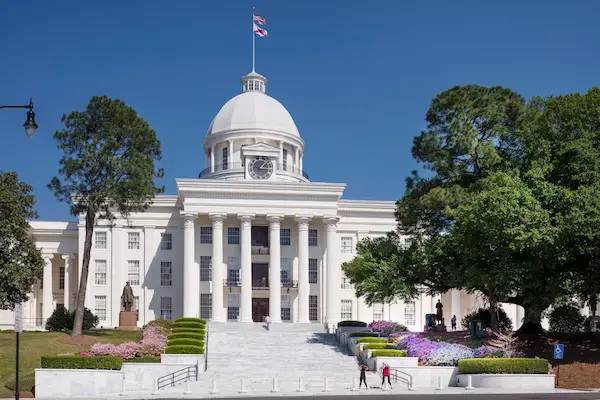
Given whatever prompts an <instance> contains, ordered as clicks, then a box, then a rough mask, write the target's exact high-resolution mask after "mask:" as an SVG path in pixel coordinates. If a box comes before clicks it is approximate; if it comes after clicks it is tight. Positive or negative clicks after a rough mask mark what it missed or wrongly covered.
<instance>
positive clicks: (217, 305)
mask: <svg viewBox="0 0 600 400" xmlns="http://www.w3.org/2000/svg"><path fill="white" fill-rule="evenodd" d="M209 216H210V219H211V220H212V230H213V243H212V246H213V247H212V250H213V253H212V320H213V321H216V322H225V321H226V320H227V318H226V315H225V308H224V307H223V278H224V277H225V273H224V271H223V220H224V219H225V217H226V216H227V215H226V214H217V213H215V214H209Z"/></svg>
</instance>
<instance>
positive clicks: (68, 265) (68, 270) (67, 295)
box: [62, 254, 73, 310]
mask: <svg viewBox="0 0 600 400" xmlns="http://www.w3.org/2000/svg"><path fill="white" fill-rule="evenodd" d="M62 259H63V260H65V289H64V293H63V303H64V304H65V308H66V309H67V310H70V309H71V265H73V263H72V261H71V260H72V256H71V255H70V254H63V255H62Z"/></svg>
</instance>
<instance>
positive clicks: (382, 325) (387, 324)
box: [369, 321, 408, 336]
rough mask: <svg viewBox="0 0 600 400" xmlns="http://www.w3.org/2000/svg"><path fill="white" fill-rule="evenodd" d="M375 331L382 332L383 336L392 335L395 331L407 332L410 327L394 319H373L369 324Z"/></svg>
mask: <svg viewBox="0 0 600 400" xmlns="http://www.w3.org/2000/svg"><path fill="white" fill-rule="evenodd" d="M369 328H371V329H372V330H373V332H380V333H381V334H382V335H383V336H390V335H391V334H393V333H405V332H407V331H408V329H407V328H406V327H405V326H404V325H401V324H399V323H397V322H393V321H373V322H371V323H370V324H369Z"/></svg>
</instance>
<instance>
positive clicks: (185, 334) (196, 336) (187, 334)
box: [169, 332, 204, 341]
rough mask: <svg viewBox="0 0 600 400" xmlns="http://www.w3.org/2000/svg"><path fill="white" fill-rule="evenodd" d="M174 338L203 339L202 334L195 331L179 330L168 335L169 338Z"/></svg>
mask: <svg viewBox="0 0 600 400" xmlns="http://www.w3.org/2000/svg"><path fill="white" fill-rule="evenodd" d="M175 339H196V340H201V341H204V334H202V333H196V332H180V333H172V334H170V335H169V340H175Z"/></svg>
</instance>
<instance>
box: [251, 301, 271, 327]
mask: <svg viewBox="0 0 600 400" xmlns="http://www.w3.org/2000/svg"><path fill="white" fill-rule="evenodd" d="M267 315H269V299H268V298H262V297H253V298H252V320H253V321H254V322H263V320H264V318H265V317H266V316H267Z"/></svg>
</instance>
